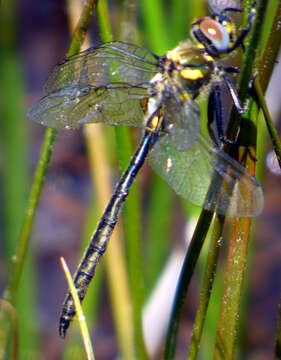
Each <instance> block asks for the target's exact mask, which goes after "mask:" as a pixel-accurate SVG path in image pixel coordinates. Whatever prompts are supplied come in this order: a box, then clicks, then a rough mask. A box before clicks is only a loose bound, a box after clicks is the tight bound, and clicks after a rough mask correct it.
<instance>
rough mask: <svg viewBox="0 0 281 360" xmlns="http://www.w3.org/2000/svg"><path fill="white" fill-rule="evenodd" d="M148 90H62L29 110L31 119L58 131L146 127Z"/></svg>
mask: <svg viewBox="0 0 281 360" xmlns="http://www.w3.org/2000/svg"><path fill="white" fill-rule="evenodd" d="M146 97H147V89H145V88H136V87H131V86H128V85H125V84H115V85H114V86H113V85H111V86H107V87H105V86H103V87H100V88H92V87H91V88H88V89H87V90H86V89H84V91H83V93H82V94H81V93H80V90H77V88H76V87H68V88H62V89H60V90H58V91H55V92H53V93H50V94H48V95H46V96H45V97H43V98H42V99H41V100H40V101H39V102H38V103H36V104H35V105H33V106H32V107H31V108H30V109H29V111H28V114H27V116H28V118H29V119H32V120H35V121H37V122H39V123H40V124H42V125H45V126H49V127H52V128H55V129H60V128H70V129H76V128H78V127H79V126H81V125H82V124H86V123H97V122H104V123H106V124H110V125H131V126H139V127H142V126H143V121H144V116H143V114H144V113H143V109H142V107H141V103H140V100H141V99H143V98H146Z"/></svg>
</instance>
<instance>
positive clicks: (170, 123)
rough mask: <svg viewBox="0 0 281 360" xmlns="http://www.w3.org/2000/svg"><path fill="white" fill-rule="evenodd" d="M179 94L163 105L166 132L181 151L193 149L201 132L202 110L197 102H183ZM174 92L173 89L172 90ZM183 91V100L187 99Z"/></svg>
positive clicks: (175, 94)
mask: <svg viewBox="0 0 281 360" xmlns="http://www.w3.org/2000/svg"><path fill="white" fill-rule="evenodd" d="M178 90H179V89H177V93H173V96H172V97H171V98H168V99H167V100H165V102H164V104H163V107H162V108H163V119H164V130H165V132H167V133H168V134H169V135H170V137H171V140H172V142H173V144H174V147H175V148H176V149H177V150H179V151H184V150H187V149H189V148H190V147H192V145H193V143H194V141H196V139H197V136H198V134H199V131H200V120H201V116H200V109H199V107H198V105H197V103H196V102H195V101H193V100H192V99H189V100H188V101H181V100H180V99H179V97H178ZM172 91H173V89H172ZM185 95H187V94H184V89H181V96H180V97H181V98H182V99H183V98H184V97H185Z"/></svg>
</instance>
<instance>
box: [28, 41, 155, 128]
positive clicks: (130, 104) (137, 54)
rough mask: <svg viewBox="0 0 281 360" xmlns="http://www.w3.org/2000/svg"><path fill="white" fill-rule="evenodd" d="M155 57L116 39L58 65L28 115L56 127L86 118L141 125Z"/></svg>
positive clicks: (115, 123)
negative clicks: (142, 101) (40, 97)
mask: <svg viewBox="0 0 281 360" xmlns="http://www.w3.org/2000/svg"><path fill="white" fill-rule="evenodd" d="M157 69H158V68H157V57H156V56H154V55H153V54H152V53H150V52H149V51H147V50H145V49H143V48H140V47H138V46H136V45H131V44H126V43H122V42H112V43H108V44H104V45H101V46H100V47H98V48H92V49H88V50H86V51H84V52H82V53H80V54H78V55H76V56H73V57H71V58H68V59H65V60H64V61H63V62H62V63H60V64H58V65H56V66H55V68H54V69H53V71H52V73H51V75H50V76H49V79H48V80H47V83H46V85H45V92H46V95H45V97H43V98H42V99H41V100H40V101H39V102H38V103H36V104H35V105H33V106H32V107H31V109H30V110H29V112H28V115H27V116H28V117H29V118H30V119H32V120H35V121H37V122H40V123H41V124H43V125H46V126H49V127H53V128H57V129H59V128H63V127H66V128H73V129H74V128H77V127H79V126H80V125H82V124H85V123H96V122H104V123H107V124H111V125H132V126H140V127H142V126H143V109H142V106H141V105H140V100H142V99H145V98H147V97H148V96H149V87H150V85H149V81H150V80H151V78H152V77H153V75H154V73H155V72H156V71H157Z"/></svg>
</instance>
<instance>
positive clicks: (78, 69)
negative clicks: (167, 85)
mask: <svg viewBox="0 0 281 360" xmlns="http://www.w3.org/2000/svg"><path fill="white" fill-rule="evenodd" d="M157 71H158V68H157V56H155V55H153V54H152V53H151V52H149V51H148V50H146V49H143V48H141V47H139V46H136V45H133V44H127V43H123V42H118V41H114V42H111V43H106V44H103V45H100V46H99V47H97V48H90V49H88V50H85V51H83V52H81V53H80V54H78V55H75V56H72V57H70V58H67V59H65V60H63V61H62V62H61V63H59V64H58V65H56V66H55V67H54V68H53V70H52V73H51V74H50V76H49V78H48V80H47V82H46V84H45V86H44V91H45V93H46V94H49V93H51V92H53V91H57V90H58V89H61V88H62V87H68V86H75V87H77V88H78V89H84V88H87V87H89V86H93V87H95V88H97V87H101V86H107V85H108V84H114V83H120V82H122V83H127V84H130V85H139V84H143V83H147V82H149V81H150V80H151V78H152V77H153V75H154V73H156V72H157Z"/></svg>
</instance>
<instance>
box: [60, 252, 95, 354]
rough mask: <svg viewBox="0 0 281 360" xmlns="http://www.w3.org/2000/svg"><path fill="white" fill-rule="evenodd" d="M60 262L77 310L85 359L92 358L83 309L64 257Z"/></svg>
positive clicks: (92, 352)
mask: <svg viewBox="0 0 281 360" xmlns="http://www.w3.org/2000/svg"><path fill="white" fill-rule="evenodd" d="M60 262H61V265H62V268H63V271H64V274H65V276H66V279H67V283H68V286H69V290H70V293H71V296H72V298H73V301H74V305H75V309H76V312H77V318H78V322H79V326H80V330H81V335H82V339H83V344H84V349H85V352H86V355H87V360H94V359H95V357H94V351H93V348H92V343H91V339H90V334H89V331H88V327H87V322H86V318H85V316H84V313H83V310H82V306H81V303H80V300H79V296H78V294H77V291H76V288H75V285H74V282H73V280H72V277H71V274H70V271H69V269H68V266H67V265H66V262H65V260H64V258H62V257H61V258H60Z"/></svg>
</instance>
